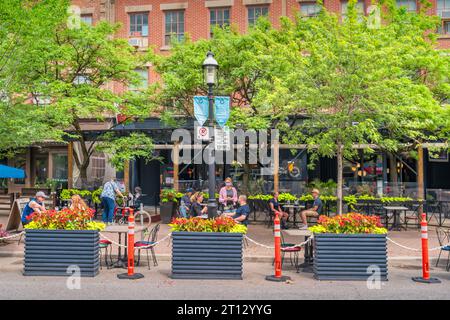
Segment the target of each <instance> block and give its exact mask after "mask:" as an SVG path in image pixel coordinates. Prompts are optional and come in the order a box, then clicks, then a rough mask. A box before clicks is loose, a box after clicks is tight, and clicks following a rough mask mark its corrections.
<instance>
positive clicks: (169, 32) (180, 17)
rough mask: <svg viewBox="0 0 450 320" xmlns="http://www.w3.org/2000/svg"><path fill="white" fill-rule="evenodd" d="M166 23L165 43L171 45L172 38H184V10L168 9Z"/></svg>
mask: <svg viewBox="0 0 450 320" xmlns="http://www.w3.org/2000/svg"><path fill="white" fill-rule="evenodd" d="M164 18H165V24H164V44H165V45H166V46H170V42H171V40H172V38H175V39H176V40H177V41H183V39H184V10H174V11H166V13H165V17H164Z"/></svg>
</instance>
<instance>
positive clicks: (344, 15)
mask: <svg viewBox="0 0 450 320" xmlns="http://www.w3.org/2000/svg"><path fill="white" fill-rule="evenodd" d="M355 7H356V12H357V15H358V21H362V20H363V17H364V1H358V2H357V3H356V4H355ZM347 11H348V1H342V2H341V13H342V19H343V20H345V19H347Z"/></svg>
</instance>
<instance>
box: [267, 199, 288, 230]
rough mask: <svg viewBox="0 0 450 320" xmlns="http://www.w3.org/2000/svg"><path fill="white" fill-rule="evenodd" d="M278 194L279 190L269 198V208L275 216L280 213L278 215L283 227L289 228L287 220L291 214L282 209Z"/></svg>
mask: <svg viewBox="0 0 450 320" xmlns="http://www.w3.org/2000/svg"><path fill="white" fill-rule="evenodd" d="M278 196H279V193H278V192H274V193H273V198H272V199H270V200H269V209H270V211H271V213H272V214H273V216H274V217H275V213H278V217H279V218H280V222H281V229H288V226H287V223H286V221H287V219H288V218H289V214H288V213H287V212H284V211H283V210H282V209H281V206H280V203H279V202H278Z"/></svg>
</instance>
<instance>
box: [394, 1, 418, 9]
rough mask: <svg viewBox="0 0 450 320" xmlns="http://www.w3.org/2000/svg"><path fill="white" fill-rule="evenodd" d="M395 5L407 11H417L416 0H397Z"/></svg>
mask: <svg viewBox="0 0 450 320" xmlns="http://www.w3.org/2000/svg"><path fill="white" fill-rule="evenodd" d="M397 6H398V7H399V8H401V7H404V8H406V10H407V11H409V12H417V2H416V0H397Z"/></svg>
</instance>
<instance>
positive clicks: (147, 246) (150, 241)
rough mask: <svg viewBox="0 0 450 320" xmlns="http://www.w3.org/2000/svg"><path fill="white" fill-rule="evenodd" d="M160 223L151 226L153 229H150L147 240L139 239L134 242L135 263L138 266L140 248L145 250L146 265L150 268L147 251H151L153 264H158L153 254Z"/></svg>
mask: <svg viewBox="0 0 450 320" xmlns="http://www.w3.org/2000/svg"><path fill="white" fill-rule="evenodd" d="M160 226H161V224H159V223H158V224H157V225H155V226H154V227H153V229H152V230H151V231H150V233H149V235H148V238H147V240H141V241H137V242H135V243H134V248H135V249H136V250H138V258H137V262H136V265H137V266H139V262H140V261H141V250H145V253H146V255H147V267H148V269H149V270H150V257H149V255H148V251H149V250H150V251H151V254H152V259H153V265H154V266H155V267H156V266H157V265H158V260H157V259H156V254H155V243H156V241H157V240H158V233H159V228H160Z"/></svg>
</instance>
